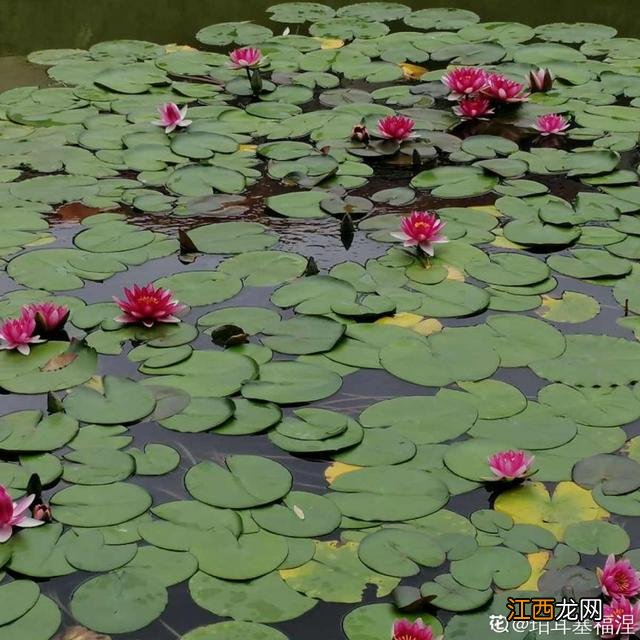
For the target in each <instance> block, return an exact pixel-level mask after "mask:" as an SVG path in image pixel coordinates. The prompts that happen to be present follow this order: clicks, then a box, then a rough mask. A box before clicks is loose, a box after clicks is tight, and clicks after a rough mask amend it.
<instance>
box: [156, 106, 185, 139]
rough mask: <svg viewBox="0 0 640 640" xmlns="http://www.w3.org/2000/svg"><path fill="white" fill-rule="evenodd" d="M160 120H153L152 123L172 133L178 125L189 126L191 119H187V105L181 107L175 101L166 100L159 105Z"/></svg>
mask: <svg viewBox="0 0 640 640" xmlns="http://www.w3.org/2000/svg"><path fill="white" fill-rule="evenodd" d="M158 113H159V114H160V119H159V120H152V121H151V124H155V125H157V126H159V127H164V132H165V133H171V132H172V131H173V130H174V129H175V128H176V127H188V126H189V125H190V124H191V122H192V121H191V120H187V106H186V105H185V106H184V107H182V109H180V108H179V107H178V105H177V104H175V102H166V103H165V104H161V105H160V106H159V107H158Z"/></svg>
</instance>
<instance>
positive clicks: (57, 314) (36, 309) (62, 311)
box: [27, 302, 69, 334]
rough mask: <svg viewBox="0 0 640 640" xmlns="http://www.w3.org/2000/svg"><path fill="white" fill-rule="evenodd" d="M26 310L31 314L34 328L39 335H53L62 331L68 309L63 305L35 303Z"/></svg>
mask: <svg viewBox="0 0 640 640" xmlns="http://www.w3.org/2000/svg"><path fill="white" fill-rule="evenodd" d="M27 308H28V310H29V311H30V312H31V313H32V314H33V317H34V319H35V321H36V327H37V328H38V331H39V332H40V333H41V334H47V333H55V332H56V331H58V330H59V329H62V327H63V326H64V323H65V322H66V321H67V318H68V317H69V307H67V306H65V305H63V304H55V303H53V302H37V303H34V304H30V305H29V306H28V307H27Z"/></svg>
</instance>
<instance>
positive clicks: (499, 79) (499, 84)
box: [482, 73, 529, 102]
mask: <svg viewBox="0 0 640 640" xmlns="http://www.w3.org/2000/svg"><path fill="white" fill-rule="evenodd" d="M482 93H483V95H485V96H487V97H488V98H491V99H492V100H497V101H499V102H524V101H525V100H528V99H529V95H528V94H527V93H526V92H525V88H524V85H523V84H521V83H520V82H515V80H509V78H507V77H505V76H503V75H502V74H501V73H489V74H488V75H487V85H486V87H485V88H484V89H483V90H482Z"/></svg>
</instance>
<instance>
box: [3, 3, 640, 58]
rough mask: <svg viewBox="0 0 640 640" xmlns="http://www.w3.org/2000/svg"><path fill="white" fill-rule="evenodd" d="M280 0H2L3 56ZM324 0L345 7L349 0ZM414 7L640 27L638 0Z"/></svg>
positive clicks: (195, 23) (184, 34)
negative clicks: (466, 10)
mask: <svg viewBox="0 0 640 640" xmlns="http://www.w3.org/2000/svg"><path fill="white" fill-rule="evenodd" d="M273 4H277V0H246V1H238V0H235V1H231V2H224V1H222V0H1V1H0V55H4V56H14V55H19V54H26V53H29V52H30V51H34V50H36V49H45V48H58V47H78V48H85V47H88V46H90V45H92V44H94V43H96V42H100V41H102V40H110V39H113V38H140V39H144V40H151V41H152V42H158V43H162V44H165V43H169V42H178V43H181V44H194V43H195V39H194V34H195V32H196V31H197V30H198V29H201V28H202V27H204V26H206V25H209V24H214V23H216V22H229V21H234V20H253V21H254V22H259V23H263V24H266V23H267V13H266V9H268V8H269V7H270V6H271V5H273ZM323 4H327V5H329V6H332V7H341V6H344V5H348V4H352V3H351V2H346V1H344V0H326V1H325V2H323ZM404 4H407V5H409V6H411V7H413V8H414V9H424V8H428V7H454V6H455V7H457V8H459V9H470V10H471V11H475V12H476V13H478V14H479V15H480V17H481V18H482V20H483V21H489V20H504V21H516V22H523V23H525V24H528V25H529V26H536V25H539V24H546V23H547V22H599V23H602V24H606V25H609V26H611V27H615V28H616V29H617V30H618V32H619V35H621V36H633V37H637V36H638V34H639V33H640V2H636V1H635V0H536V1H535V2H531V1H529V0H511V1H508V0H456V1H453V2H452V1H451V0H409V1H407V2H404Z"/></svg>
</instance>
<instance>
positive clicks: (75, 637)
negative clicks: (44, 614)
mask: <svg viewBox="0 0 640 640" xmlns="http://www.w3.org/2000/svg"><path fill="white" fill-rule="evenodd" d="M55 640H111V636H106V635H104V634H102V633H96V632H95V631H90V630H89V629H86V628H85V627H80V626H77V627H69V628H68V629H66V630H65V631H62V632H61V633H59V634H58V635H57V636H56V637H55Z"/></svg>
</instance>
